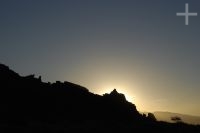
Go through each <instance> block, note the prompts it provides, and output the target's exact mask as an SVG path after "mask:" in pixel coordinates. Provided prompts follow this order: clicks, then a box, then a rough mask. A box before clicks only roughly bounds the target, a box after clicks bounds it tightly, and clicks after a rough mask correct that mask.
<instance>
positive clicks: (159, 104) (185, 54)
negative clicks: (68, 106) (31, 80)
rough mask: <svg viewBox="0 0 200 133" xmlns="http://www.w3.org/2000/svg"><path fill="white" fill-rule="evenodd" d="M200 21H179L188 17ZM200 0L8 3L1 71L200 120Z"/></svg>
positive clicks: (3, 10) (3, 5)
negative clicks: (67, 84) (79, 87)
mask: <svg viewBox="0 0 200 133" xmlns="http://www.w3.org/2000/svg"><path fill="white" fill-rule="evenodd" d="M186 3H188V4H189V12H197V13H199V14H198V16H196V17H194V16H193V17H189V25H185V17H180V16H176V13H177V12H184V11H185V4H186ZM199 26H200V1H199V0H190V1H189V0H167V1H166V0H151V1H147V0H1V1H0V63H3V64H6V65H8V66H9V67H10V68H11V69H13V70H14V71H16V72H18V73H19V74H20V75H23V76H25V75H29V74H35V75H36V76H39V75H41V76H42V80H43V81H45V82H48V81H50V82H55V81H58V80H60V81H70V82H73V83H76V84H80V85H82V86H85V87H87V88H88V89H89V91H91V92H93V93H96V94H104V93H109V92H110V91H111V90H113V89H114V88H116V89H117V90H118V91H119V92H121V93H124V94H125V95H126V97H127V99H128V100H129V101H131V102H133V103H134V104H136V106H137V109H138V110H139V111H148V112H153V111H170V112H177V113H184V114H191V115H199V116H200V104H199V101H200V97H199V94H200V58H199V57H200V52H199V51H200V37H199V35H200V28H199Z"/></svg>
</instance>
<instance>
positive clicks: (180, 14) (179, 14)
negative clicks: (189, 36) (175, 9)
mask: <svg viewBox="0 0 200 133" xmlns="http://www.w3.org/2000/svg"><path fill="white" fill-rule="evenodd" d="M176 15H177V16H184V17H185V25H189V17H190V16H197V15H198V14H197V13H196V12H195V13H191V12H189V4H188V3H186V4H185V12H183V13H176Z"/></svg>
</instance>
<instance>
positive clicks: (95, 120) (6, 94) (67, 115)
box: [0, 64, 200, 133]
mask: <svg viewBox="0 0 200 133" xmlns="http://www.w3.org/2000/svg"><path fill="white" fill-rule="evenodd" d="M0 81H1V82H0V88H1V89H0V98H1V104H0V106H1V110H0V132H27V133H29V132H37V133H38V132H39V133H40V132H41V133H43V132H55V133H57V132H101V133H102V132H123V133H124V132H136V131H138V132H143V131H144V132H145V131H154V132H156V131H158V132H160V131H162V132H171V131H173V132H175V131H184V132H186V131H188V132H198V131H200V128H199V126H192V125H187V124H184V123H177V124H170V123H166V122H157V121H156V119H155V117H154V115H153V114H151V113H149V114H148V116H146V115H142V114H140V113H139V112H138V111H137V109H136V106H135V105H134V104H132V103H130V102H128V101H127V100H126V98H125V96H124V95H123V94H120V93H118V92H117V90H116V89H114V90H113V91H112V92H111V93H110V94H104V95H103V96H100V95H97V94H93V93H91V92H89V91H88V89H86V88H85V87H82V86H80V85H76V84H73V83H70V82H64V83H61V82H59V81H57V82H56V83H44V82H42V81H41V77H38V78H35V76H34V75H29V76H20V75H19V74H17V73H15V72H14V71H12V70H10V69H9V68H8V67H7V66H5V65H3V64H0Z"/></svg>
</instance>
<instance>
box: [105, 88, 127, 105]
mask: <svg viewBox="0 0 200 133" xmlns="http://www.w3.org/2000/svg"><path fill="white" fill-rule="evenodd" d="M103 96H104V97H108V98H111V99H113V100H116V101H121V102H122V101H123V102H124V101H126V97H125V96H124V94H122V93H119V92H117V89H114V90H113V91H111V92H110V94H108V93H106V94H104V95H103Z"/></svg>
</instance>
